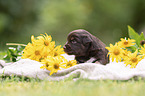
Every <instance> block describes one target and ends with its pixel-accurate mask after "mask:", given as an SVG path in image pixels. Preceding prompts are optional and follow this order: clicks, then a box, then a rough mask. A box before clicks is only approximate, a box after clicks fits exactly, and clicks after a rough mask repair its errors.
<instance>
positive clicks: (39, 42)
mask: <svg viewBox="0 0 145 96" xmlns="http://www.w3.org/2000/svg"><path fill="white" fill-rule="evenodd" d="M45 34H46V33H45ZM33 43H34V45H35V46H37V48H38V49H39V50H42V55H44V56H45V57H46V56H47V55H48V54H49V52H51V51H52V50H53V49H54V47H55V42H54V41H52V37H51V36H48V35H47V34H46V36H45V35H42V36H38V37H37V39H36V40H33Z"/></svg>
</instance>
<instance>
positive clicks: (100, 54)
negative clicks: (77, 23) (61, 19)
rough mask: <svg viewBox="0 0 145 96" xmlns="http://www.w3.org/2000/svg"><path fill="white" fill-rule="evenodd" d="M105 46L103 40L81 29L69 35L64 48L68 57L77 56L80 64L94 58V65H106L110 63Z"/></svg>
mask: <svg viewBox="0 0 145 96" xmlns="http://www.w3.org/2000/svg"><path fill="white" fill-rule="evenodd" d="M105 46H106V45H105V44H104V43H103V42H102V41H101V40H99V39H98V38H96V37H95V36H93V35H92V34H90V33H89V32H88V31H86V30H83V29H79V30H74V31H72V32H70V33H69V35H68V38H67V42H66V44H65V45H64V47H63V48H64V51H65V52H66V53H67V54H68V55H75V59H76V60H77V61H78V63H84V62H86V61H87V60H89V59H90V58H92V57H94V58H95V59H94V61H93V63H95V62H99V63H101V64H103V65H105V64H107V63H108V62H109V59H108V57H107V53H108V50H107V49H105Z"/></svg>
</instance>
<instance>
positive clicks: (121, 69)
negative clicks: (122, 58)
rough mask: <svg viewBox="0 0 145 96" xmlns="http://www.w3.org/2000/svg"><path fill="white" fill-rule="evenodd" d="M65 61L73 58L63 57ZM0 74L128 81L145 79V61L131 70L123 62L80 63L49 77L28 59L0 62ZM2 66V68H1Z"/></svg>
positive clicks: (56, 78)
mask: <svg viewBox="0 0 145 96" xmlns="http://www.w3.org/2000/svg"><path fill="white" fill-rule="evenodd" d="M65 57H66V58H67V59H70V60H72V59H73V58H74V57H72V56H67V55H65ZM0 65H1V67H0V74H4V75H6V76H11V75H16V76H24V77H32V78H39V79H41V80H44V79H47V80H55V81H56V80H57V81H59V80H64V79H66V78H69V77H71V78H72V79H79V78H86V79H90V80H105V79H110V80H129V79H130V78H132V77H136V76H137V77H143V78H144V77H145V59H143V60H142V61H140V62H139V64H138V65H137V66H136V68H133V69H131V68H130V66H127V67H126V66H125V64H124V63H123V62H119V63H116V62H111V63H109V64H107V65H101V64H95V63H82V64H78V65H76V66H73V67H70V68H68V69H63V70H60V71H58V72H57V73H54V74H53V75H51V76H49V73H50V72H49V71H48V70H45V69H40V67H41V66H42V64H41V63H39V62H37V61H33V60H30V59H21V60H19V61H18V62H15V63H5V62H4V61H2V60H0ZM2 66H4V67H3V68H2Z"/></svg>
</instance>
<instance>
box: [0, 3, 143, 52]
mask: <svg viewBox="0 0 145 96" xmlns="http://www.w3.org/2000/svg"><path fill="white" fill-rule="evenodd" d="M127 25H130V26H132V27H133V28H134V29H135V30H136V31H137V32H141V31H142V30H143V29H144V28H145V1H144V0H0V50H4V49H6V45H5V44H6V43H7V42H9V43H11V42H13V43H23V44H27V43H28V42H30V37H31V35H34V36H38V35H40V34H44V33H48V34H50V35H51V36H52V37H53V40H54V41H56V44H61V45H64V44H65V42H66V38H67V34H68V33H69V32H71V31H72V30H76V29H85V30H88V31H89V32H90V33H92V34H93V35H95V36H96V37H98V38H100V39H101V40H102V41H103V42H104V43H105V44H106V45H109V43H114V42H116V41H118V40H119V39H120V38H121V37H125V36H126V37H128V34H127Z"/></svg>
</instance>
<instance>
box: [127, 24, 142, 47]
mask: <svg viewBox="0 0 145 96" xmlns="http://www.w3.org/2000/svg"><path fill="white" fill-rule="evenodd" d="M128 34H129V37H130V38H131V39H134V40H136V44H137V46H140V42H139V40H138V39H139V38H140V36H139V34H138V33H137V32H135V30H134V29H133V28H131V27H130V26H128ZM141 36H142V35H141Z"/></svg>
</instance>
